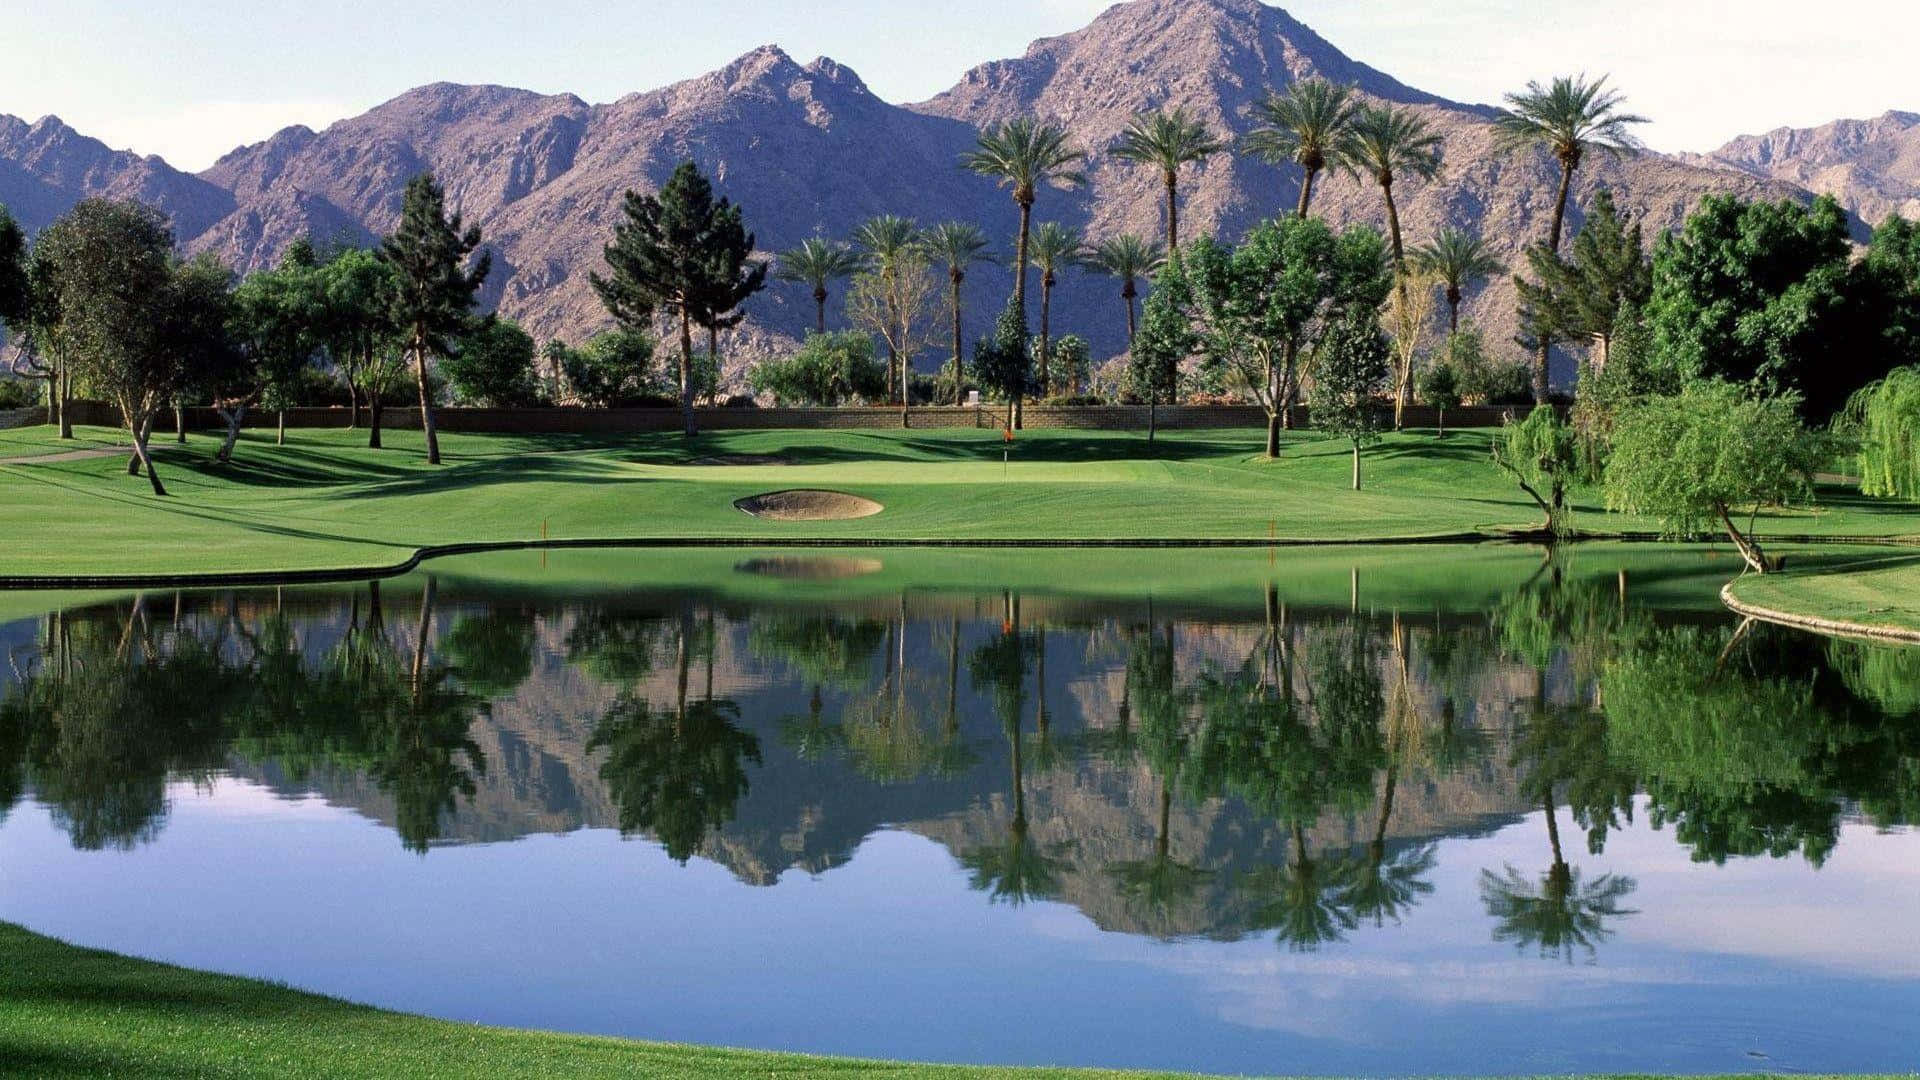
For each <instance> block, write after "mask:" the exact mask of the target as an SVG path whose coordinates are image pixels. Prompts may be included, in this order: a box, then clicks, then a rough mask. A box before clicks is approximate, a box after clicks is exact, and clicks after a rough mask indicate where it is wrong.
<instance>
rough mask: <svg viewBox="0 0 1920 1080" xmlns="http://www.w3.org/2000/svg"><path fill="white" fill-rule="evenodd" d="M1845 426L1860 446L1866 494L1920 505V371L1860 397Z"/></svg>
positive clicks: (1898, 373)
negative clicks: (1910, 501) (1917, 436)
mask: <svg viewBox="0 0 1920 1080" xmlns="http://www.w3.org/2000/svg"><path fill="white" fill-rule="evenodd" d="M1841 424H1842V426H1843V427H1845V428H1846V429H1847V430H1849V431H1850V432H1851V433H1852V434H1853V436H1854V437H1855V438H1856V439H1858V440H1859V446H1860V449H1859V451H1858V454H1859V461H1860V492H1861V494H1863V495H1877V496H1881V497H1884V498H1893V499H1920V439H1917V438H1916V437H1915V434H1914V433H1915V432H1916V431H1920V367H1905V368H1895V369H1894V370H1893V371H1891V372H1888V373H1887V377H1886V378H1884V379H1881V380H1879V381H1878V382H1875V383H1871V384H1869V385H1867V386H1865V387H1862V388H1861V389H1860V390H1858V391H1857V392H1855V393H1854V395H1853V398H1852V399H1851V400H1849V401H1848V402H1847V408H1846V411H1845V412H1844V413H1842V414H1841Z"/></svg>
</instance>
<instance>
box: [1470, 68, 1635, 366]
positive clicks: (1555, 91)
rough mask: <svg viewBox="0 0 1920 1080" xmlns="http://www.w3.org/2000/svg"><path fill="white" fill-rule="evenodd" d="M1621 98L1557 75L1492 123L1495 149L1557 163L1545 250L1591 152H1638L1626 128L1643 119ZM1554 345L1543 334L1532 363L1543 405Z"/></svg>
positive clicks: (1530, 88) (1531, 88) (1600, 83)
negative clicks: (1534, 153)
mask: <svg viewBox="0 0 1920 1080" xmlns="http://www.w3.org/2000/svg"><path fill="white" fill-rule="evenodd" d="M1624 100H1625V99H1624V98H1623V97H1622V96H1621V94H1620V92H1619V91H1618V90H1609V89H1607V78H1606V76H1604V75H1602V76H1601V77H1600V78H1598V79H1594V80H1593V81H1591V82H1589V81H1587V77H1586V76H1585V75H1573V76H1561V77H1560V78H1557V79H1554V80H1553V82H1552V84H1551V85H1548V86H1541V85H1540V84H1539V83H1537V82H1530V83H1528V84H1527V89H1526V90H1525V91H1524V92H1522V93H1518V94H1508V95H1507V108H1506V110H1505V111H1503V112H1502V113H1501V114H1500V115H1499V117H1497V118H1496V119H1495V120H1494V122H1493V132H1494V146H1495V147H1496V148H1497V149H1499V150H1501V151H1503V152H1506V153H1511V152H1513V151H1515V150H1520V149H1525V148H1529V147H1538V148H1540V149H1542V150H1545V151H1547V152H1548V153H1550V154H1552V155H1553V158H1554V160H1555V161H1558V162H1559V163H1560V194H1559V196H1558V198H1557V199H1556V200H1555V202H1554V204H1553V227H1552V228H1551V229H1550V230H1548V233H1547V250H1548V251H1551V252H1554V253H1556V254H1557V253H1558V252H1559V251H1560V233H1561V230H1562V229H1563V228H1564V227H1565V225H1566V220H1567V193H1568V191H1569V190H1570V189H1571V188H1572V187H1573V173H1574V170H1575V169H1578V168H1579V167H1580V160H1581V158H1583V157H1585V156H1586V153H1587V151H1589V150H1602V151H1605V152H1606V153H1608V154H1611V155H1613V156H1615V157H1619V156H1622V155H1626V154H1635V153H1638V152H1639V151H1640V141H1639V140H1638V139H1636V138H1634V137H1633V135H1632V133H1631V132H1629V131H1628V130H1627V128H1628V127H1629V126H1631V125H1633V124H1644V123H1646V122H1647V118H1646V117H1644V116H1635V115H1634V114H1632V113H1628V112H1623V111H1621V104H1622V102H1623V101H1624ZM1551 348H1552V342H1551V341H1549V340H1547V339H1546V337H1545V335H1542V337H1541V341H1540V343H1539V350H1538V352H1537V354H1536V356H1535V359H1534V368H1533V398H1534V400H1535V401H1536V402H1544V401H1546V400H1547V354H1548V352H1549V350H1550V349H1551Z"/></svg>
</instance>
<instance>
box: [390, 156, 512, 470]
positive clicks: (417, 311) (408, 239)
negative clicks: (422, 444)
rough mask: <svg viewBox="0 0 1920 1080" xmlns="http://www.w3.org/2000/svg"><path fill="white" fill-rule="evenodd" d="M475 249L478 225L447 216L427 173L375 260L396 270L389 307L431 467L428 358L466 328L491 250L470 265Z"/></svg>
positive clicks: (434, 448) (435, 458)
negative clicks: (408, 361)
mask: <svg viewBox="0 0 1920 1080" xmlns="http://www.w3.org/2000/svg"><path fill="white" fill-rule="evenodd" d="M479 246H480V228H479V226H474V227H473V228H470V229H466V230H465V231H462V230H461V228H460V215H459V214H454V215H453V216H451V217H449V216H447V200H446V193H445V192H444V191H442V190H441V188H440V185H439V184H438V183H436V182H435V181H434V179H433V174H432V173H421V174H420V175H419V176H416V177H414V178H413V179H412V180H410V181H408V182H407V193H406V198H405V201H404V203H403V204H402V206H401V210H400V226H399V228H397V229H395V230H394V232H393V235H392V236H389V237H387V239H386V240H385V241H384V242H383V243H382V244H381V245H380V257H381V258H382V259H384V260H385V261H386V262H387V263H388V264H389V265H391V266H392V267H393V269H394V274H393V277H392V278H391V279H390V281H389V282H388V286H387V287H388V289H389V292H388V295H387V310H388V313H389V315H390V316H391V319H392V323H393V325H394V326H395V327H396V328H397V329H398V330H399V332H400V335H401V338H402V340H403V341H404V342H405V347H406V351H407V354H408V355H409V356H410V357H412V358H413V371H414V380H415V382H416V384H417V385H418V387H419V390H420V427H421V430H423V431H425V432H426V435H427V462H428V464H431V465H438V464H440V438H439V435H438V433H437V432H436V431H435V430H434V424H433V397H432V391H431V390H430V389H429V387H428V383H427V358H428V357H429V356H445V355H446V354H447V352H448V350H449V349H450V348H451V343H452V340H453V338H454V337H455V336H456V335H458V334H459V333H460V332H461V331H463V330H465V329H466V327H467V325H468V320H469V318H470V317H471V312H472V310H473V302H474V294H475V293H477V292H478V291H479V290H480V285H481V283H483V282H484V281H486V279H487V272H488V271H489V270H490V269H492V266H493V256H492V253H491V252H486V251H482V252H481V253H480V256H479V258H477V259H472V260H471V265H469V259H470V257H471V256H472V255H473V252H474V249H476V248H478V247H479Z"/></svg>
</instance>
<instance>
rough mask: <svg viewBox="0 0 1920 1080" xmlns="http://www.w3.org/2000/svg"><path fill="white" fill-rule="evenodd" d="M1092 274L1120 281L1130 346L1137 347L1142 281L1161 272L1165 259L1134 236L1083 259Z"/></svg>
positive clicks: (1111, 241) (1110, 241)
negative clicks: (1136, 304)
mask: <svg viewBox="0 0 1920 1080" xmlns="http://www.w3.org/2000/svg"><path fill="white" fill-rule="evenodd" d="M1080 261H1081V263H1082V264H1083V265H1085V266H1086V267H1087V268H1088V269H1089V270H1096V271H1098V272H1100V273H1102V274H1107V275H1109V276H1111V277H1117V278H1119V279H1120V299H1122V300H1124V301H1126V305H1127V345H1128V346H1129V347H1131V346H1132V345H1133V331H1134V324H1135V314H1134V303H1133V302H1134V299H1135V298H1136V297H1138V296H1139V295H1140V286H1139V281H1140V279H1141V278H1143V277H1147V276H1149V275H1151V274H1152V273H1153V272H1154V271H1155V270H1158V269H1160V264H1161V262H1162V261H1164V257H1163V256H1162V255H1161V254H1160V253H1159V252H1157V251H1155V250H1154V249H1153V248H1152V247H1151V246H1150V245H1149V244H1148V243H1147V242H1146V241H1145V240H1142V239H1140V238H1139V237H1138V236H1135V235H1134V234H1132V233H1121V234H1120V235H1119V236H1112V237H1108V238H1107V239H1105V240H1102V241H1100V242H1099V243H1098V244H1095V245H1093V246H1092V247H1091V248H1089V249H1088V250H1087V253H1086V255H1085V256H1083V257H1082V258H1081V260H1080Z"/></svg>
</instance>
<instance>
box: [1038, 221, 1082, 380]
mask: <svg viewBox="0 0 1920 1080" xmlns="http://www.w3.org/2000/svg"><path fill="white" fill-rule="evenodd" d="M1031 244H1032V247H1031V250H1030V251H1029V253H1028V254H1029V255H1030V256H1031V257H1032V258H1033V264H1034V265H1035V266H1037V267H1039V268H1040V336H1039V337H1038V338H1036V339H1035V343H1034V349H1035V351H1034V356H1035V359H1037V360H1038V361H1039V366H1038V372H1037V378H1036V379H1035V382H1036V383H1037V385H1038V386H1039V391H1038V392H1039V393H1040V394H1042V395H1046V394H1051V393H1053V372H1052V359H1053V287H1054V286H1055V285H1057V284H1059V282H1060V278H1059V274H1060V271H1062V270H1065V269H1066V268H1067V267H1069V266H1072V265H1074V264H1076V263H1078V262H1079V260H1080V254H1081V252H1082V251H1083V250H1084V249H1085V247H1086V242H1085V240H1084V239H1083V238H1082V237H1081V235H1080V232H1079V230H1077V229H1069V228H1067V227H1066V226H1065V225H1062V224H1060V223H1059V222H1057V221H1049V222H1045V223H1043V224H1042V225H1041V226H1040V228H1039V229H1037V230H1035V232H1034V234H1033V238H1032V241H1031Z"/></svg>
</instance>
